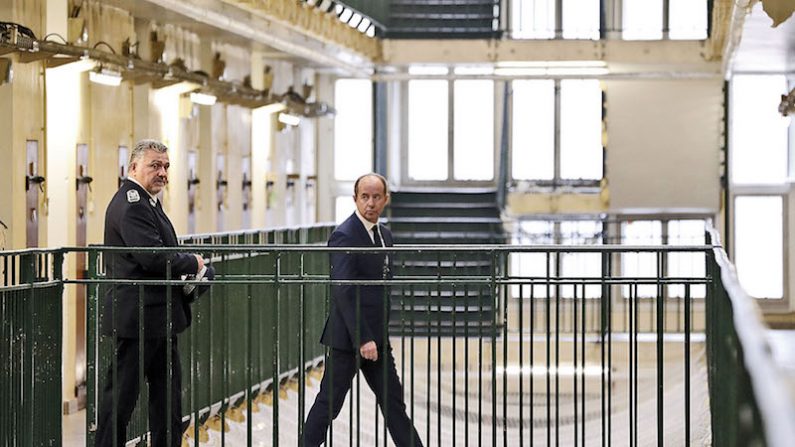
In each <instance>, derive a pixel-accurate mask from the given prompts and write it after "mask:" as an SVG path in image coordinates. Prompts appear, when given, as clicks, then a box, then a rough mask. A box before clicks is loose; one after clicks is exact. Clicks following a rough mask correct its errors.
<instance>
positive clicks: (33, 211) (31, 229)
mask: <svg viewBox="0 0 795 447" xmlns="http://www.w3.org/2000/svg"><path fill="white" fill-rule="evenodd" d="M26 151H27V163H26V170H27V172H26V173H25V174H26V175H25V191H26V192H25V194H26V199H25V246H26V247H38V246H39V193H41V192H42V183H43V182H44V177H42V176H41V175H39V142H38V141H36V140H28V141H27V143H26Z"/></svg>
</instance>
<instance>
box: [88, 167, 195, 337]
mask: <svg viewBox="0 0 795 447" xmlns="http://www.w3.org/2000/svg"><path fill="white" fill-rule="evenodd" d="M177 244H178V240H177V234H176V232H175V231H174V227H173V226H172V225H171V221H170V220H169V219H168V217H167V216H166V214H165V212H164V211H163V208H162V206H161V205H160V201H155V200H153V199H151V198H150V196H149V194H148V193H147V192H146V190H145V189H144V188H143V187H141V186H140V185H138V184H137V183H135V182H133V181H130V180H125V181H124V182H123V183H122V185H121V187H120V188H119V190H118V191H117V192H116V195H114V196H113V199H111V201H110V204H109V205H108V209H107V212H106V214H105V245H110V246H122V247H176V246H177ZM169 260H170V263H169ZM104 264H105V269H106V273H107V277H108V278H109V279H153V280H154V279H166V269H167V268H169V269H170V270H171V273H170V279H172V280H178V279H180V277H181V276H182V275H187V274H195V273H196V271H197V269H198V261H197V260H196V257H195V256H194V255H192V254H187V253H178V254H175V253H162V252H161V253H127V252H115V253H111V252H107V253H105V254H104ZM167 287H168V286H164V285H160V286H144V287H143V304H144V306H143V317H144V320H143V336H144V338H154V337H166V336H167V335H168V334H169V332H168V325H167V320H166V316H167V310H166V299H167ZM139 289H140V287H139V286H137V285H123V284H116V285H113V286H110V287H109V288H108V290H107V292H106V294H105V303H104V304H105V305H104V314H103V321H102V332H103V334H105V335H114V330H113V329H114V328H115V335H117V336H119V337H125V338H139V305H138V303H139ZM191 298H192V295H191V296H187V297H186V296H184V295H183V293H182V287H180V286H176V285H175V286H172V288H171V303H172V306H171V321H172V327H171V332H170V334H171V335H175V334H178V333H180V332H182V331H183V330H185V328H186V327H188V326H189V325H190V320H191V311H190V300H191ZM114 301H115V303H116V304H115V305H113V302H114ZM114 323H115V324H114Z"/></svg>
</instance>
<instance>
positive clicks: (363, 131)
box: [334, 79, 373, 180]
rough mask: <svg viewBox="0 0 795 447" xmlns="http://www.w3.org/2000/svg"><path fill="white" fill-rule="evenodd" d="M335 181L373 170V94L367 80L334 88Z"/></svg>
mask: <svg viewBox="0 0 795 447" xmlns="http://www.w3.org/2000/svg"><path fill="white" fill-rule="evenodd" d="M334 107H335V108H336V109H337V115H336V116H335V118H334V178H336V179H337V180H356V178H357V177H358V176H360V175H362V173H363V172H370V171H372V170H373V95H372V83H371V82H370V81H369V80H367V79H340V80H338V81H337V82H336V83H335V85H334Z"/></svg>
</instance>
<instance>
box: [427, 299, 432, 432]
mask: <svg viewBox="0 0 795 447" xmlns="http://www.w3.org/2000/svg"><path fill="white" fill-rule="evenodd" d="M432 300H433V298H432V297H431V288H430V287H428V295H427V299H426V300H425V332H426V343H427V346H426V350H427V352H426V356H425V362H426V365H425V366H426V367H425V369H426V383H427V387H426V389H425V424H426V426H425V430H426V432H427V433H426V439H427V440H428V443H429V444H430V442H431V383H432V382H431V321H432V319H431V302H432Z"/></svg>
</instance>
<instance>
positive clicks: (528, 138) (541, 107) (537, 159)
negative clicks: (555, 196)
mask: <svg viewBox="0 0 795 447" xmlns="http://www.w3.org/2000/svg"><path fill="white" fill-rule="evenodd" d="M512 127H513V132H512V134H513V135H512V137H513V142H512V144H511V147H512V151H513V154H512V162H511V171H512V175H513V178H514V179H516V180H552V178H553V177H554V175H555V82H554V81H546V80H544V81H513V120H512Z"/></svg>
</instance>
